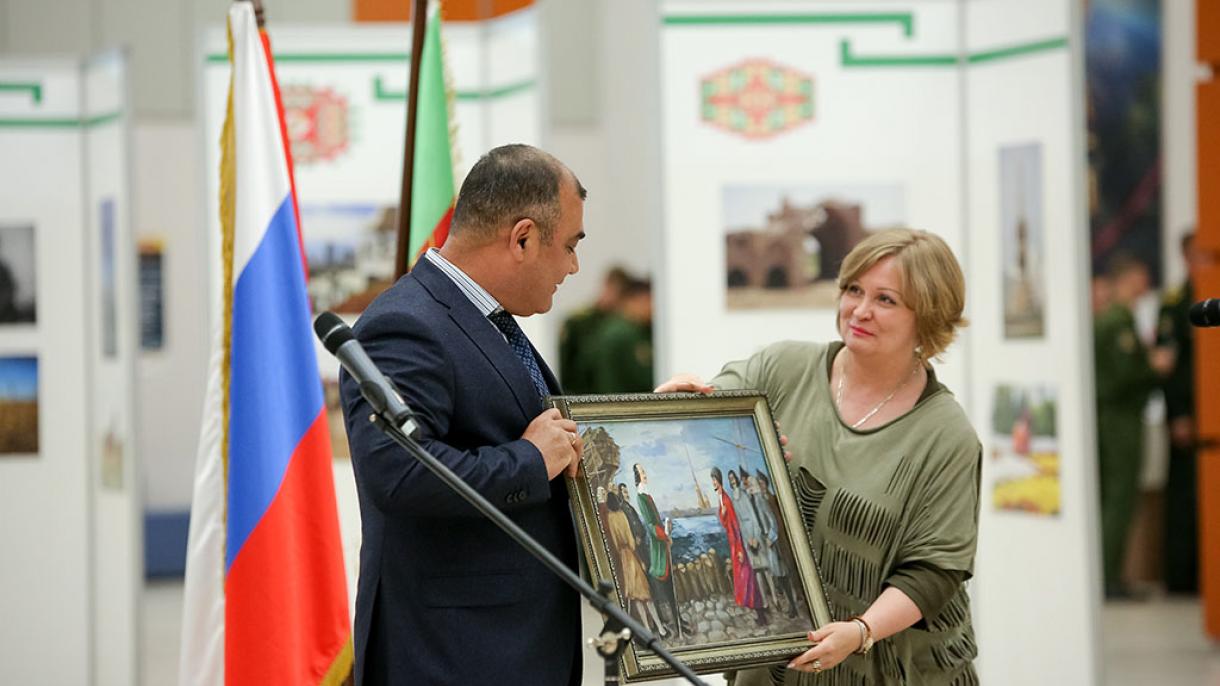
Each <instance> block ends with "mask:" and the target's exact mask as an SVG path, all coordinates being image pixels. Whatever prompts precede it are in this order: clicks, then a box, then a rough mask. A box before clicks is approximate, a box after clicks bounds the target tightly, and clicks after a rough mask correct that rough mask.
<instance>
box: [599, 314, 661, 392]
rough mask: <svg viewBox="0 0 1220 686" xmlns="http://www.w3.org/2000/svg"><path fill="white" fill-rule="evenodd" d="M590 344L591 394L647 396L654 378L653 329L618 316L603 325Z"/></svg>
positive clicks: (612, 316) (613, 315)
mask: <svg viewBox="0 0 1220 686" xmlns="http://www.w3.org/2000/svg"><path fill="white" fill-rule="evenodd" d="M592 338H593V340H592V343H591V344H590V351H589V352H590V357H591V362H590V378H591V380H592V384H591V386H592V388H591V390H590V392H592V393H648V392H650V391H652V389H653V387H654V386H655V385H656V384H655V383H654V380H653V378H652V327H651V326H649V325H647V324H637V323H636V322H633V321H631V320H629V319H627V318H626V317H623V316H622V315H619V314H617V313H616V314H611V315H609V316H607V317H606V319H605V321H603V322H602V325H601V327H600V328H599V329H598V330H597V331H596V332H595V334H594V335H593V337H592Z"/></svg>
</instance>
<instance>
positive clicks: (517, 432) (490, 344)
mask: <svg viewBox="0 0 1220 686" xmlns="http://www.w3.org/2000/svg"><path fill="white" fill-rule="evenodd" d="M584 197H585V189H584V188H583V187H582V186H581V185H580V182H579V181H578V180H577V179H576V176H575V175H574V174H573V173H572V172H571V170H569V169H568V168H567V167H565V166H564V165H563V164H562V163H560V162H559V161H558V160H556V159H555V158H554V157H552V156H550V155H548V154H547V153H545V152H543V151H541V150H538V149H536V148H532V147H529V146H524V145H512V146H504V147H500V148H496V149H495V150H492V151H491V152H489V153H488V154H487V155H485V156H484V157H483V158H482V159H480V160H479V161H478V163H477V164H475V166H474V168H472V169H471V170H470V173H469V174H468V175H467V177H466V180H465V182H464V183H463V184H462V189H461V191H460V193H459V194H458V199H457V204H456V206H455V208H454V212H453V221H452V226H451V229H450V235H449V238H448V241H447V242H446V243H445V245H444V248H443V249H442V250H440V251H436V250H431V251H429V252H428V253H427V254H425V255H424V256H423V257H422V258H420V260H419V262H418V263H417V264H416V265H415V267H414V269H413V270H412V271H411V273H410V274H408V275H407V276H404V277H403V278H402V279H400V280H399V281H398V282H397V283H396V284H394V286H392V287H391V288H390V289H388V290H387V291H386V292H385V293H383V294H382V295H381V296H379V297H378V298H377V299H376V300H375V301H374V302H373V303H372V304H371V305H369V307H368V309H367V310H365V312H364V314H363V315H362V316H361V317H360V320H359V322H358V323H357V324H356V327H355V335H356V338H358V339H359V340H360V342H361V343H362V344H363V346H364V348H365V350H367V351H368V353H369V356H370V357H371V358H372V359H373V361H374V362H376V363H377V365H378V366H379V367H380V368H381V370H382V371H383V372H384V373H385V374H386V376H387V377H389V378H390V379H391V380H392V381H393V382H394V384H395V385H396V386H397V387H398V388H399V389H400V390H401V391H402V395H403V398H404V399H405V400H406V401H407V404H408V405H410V407H411V408H412V409H414V411H415V412H416V413H417V422H418V424H419V426H420V431H421V444H422V445H423V447H424V448H425V449H426V450H428V451H429V452H431V453H432V454H433V455H435V456H436V457H437V458H439V459H440V460H441V461H442V462H444V463H445V464H446V465H447V466H448V467H449V468H450V469H452V470H454V471H455V472H456V473H457V474H458V475H459V476H460V477H462V478H463V479H464V480H465V481H466V482H467V483H468V484H470V485H471V486H473V487H474V488H475V490H477V491H479V492H480V493H481V494H482V495H483V496H484V497H486V498H487V499H488V500H490V501H491V502H492V503H493V504H495V505H497V506H499V507H500V508H501V509H502V510H503V511H504V512H505V513H507V514H508V515H509V516H510V517H511V518H512V519H513V520H514V521H515V522H516V523H517V524H518V525H520V526H521V527H522V528H523V529H524V530H525V531H526V532H527V533H529V534H530V535H531V536H533V537H534V538H535V539H537V540H538V541H539V542H540V543H542V544H543V545H544V546H546V547H547V548H548V549H549V550H550V551H551V552H552V553H554V554H555V555H557V556H558V557H559V558H560V559H562V560H564V561H566V562H568V563H569V564H571V565H572V566H573V567H574V566H575V565H576V538H575V534H574V532H573V529H572V520H571V514H570V511H569V508H568V498H567V493H566V490H565V488H564V484H563V480H562V479H557V478H556V477H558V476H559V475H560V474H564V473H567V474H569V475H575V473H576V467H577V464H578V460H579V456H580V452H581V450H582V444H581V441H580V438H579V437H578V436H577V434H576V424H575V423H574V422H572V421H570V420H565V419H563V418H562V417H561V416H560V415H559V412H558V411H557V410H554V409H550V410H544V406H543V397H544V396H545V395H547V394H548V393H558V392H559V387H558V384H557V382H556V381H555V377H554V376H553V375H552V374H551V372H550V370H549V369H548V368H547V366H546V363H545V362H543V361H542V358H541V357H539V356H538V353H537V351H536V350H534V348H533V346H532V345H530V343H529V341H528V340H527V339H526V338H525V335H524V334H523V333H522V332H521V329H520V328H519V327H518V326H517V324H516V322H515V321H514V320H513V315H517V316H529V315H532V314H537V313H541V312H546V311H547V310H549V309H550V308H551V302H552V299H553V297H554V294H555V291H556V289H557V288H558V286H559V284H560V283H561V282H562V281H563V280H564V278H565V277H567V276H568V275H569V274H574V273H576V271H577V269H578V268H579V265H578V262H577V259H576V245H577V243H578V242H579V241H580V239H581V238H583V237H584V235H585V234H584V230H583V214H584ZM341 392H342V397H343V410H344V415H345V418H346V422H347V429H348V436H349V441H350V443H351V452H352V467H353V469H354V470H355V474H356V488H357V491H358V493H359V497H360V512H361V519H362V530H363V544H362V546H361V550H360V579H359V585H358V591H357V595H356V627H355V650H356V656H355V659H356V683H357V684H366V685H369V686H372V685H374V684H412V685H414V684H476V683H496V684H521V685H523V686H524V685H527V684H528V685H529V686H564V685H567V684H578V683H579V682H580V671H581V664H580V663H581V660H580V642H579V641H580V608H579V603H578V596H577V594H576V593H575V592H574V591H572V590H571V589H569V588H568V587H567V586H566V585H565V584H564V583H563V582H561V581H560V580H559V579H558V578H556V577H555V576H554V575H553V574H551V573H550V571H548V570H547V569H546V568H545V567H543V566H542V564H541V563H540V562H538V561H537V560H535V559H534V558H533V557H532V556H531V555H530V554H529V553H527V552H526V551H525V550H523V549H522V548H520V547H519V546H517V544H516V543H514V542H513V541H512V540H511V539H509V538H508V536H507V535H506V534H504V533H503V532H501V531H500V529H498V528H497V527H496V526H495V525H494V524H491V523H490V522H488V521H486V520H484V519H483V518H482V517H481V516H479V514H478V513H477V512H476V511H475V510H474V508H472V507H470V506H469V505H468V504H467V503H466V502H465V501H464V500H462V499H461V498H460V497H459V496H457V495H455V494H453V493H451V492H450V491H449V489H448V488H446V487H445V486H444V484H443V483H441V481H440V480H439V479H437V478H436V477H434V476H433V475H432V474H431V473H430V472H428V471H427V470H426V469H424V468H423V467H422V466H420V465H419V464H417V463H416V461H415V460H414V458H412V457H410V456H409V455H407V454H406V453H405V452H404V451H402V450H401V449H399V448H398V447H397V446H395V445H394V444H392V443H391V442H390V441H388V440H387V439H385V438H384V437H383V436H382V434H381V433H380V432H379V431H378V430H377V429H376V428H374V427H372V426H371V425H370V424H369V422H368V419H367V417H368V415H369V406H368V404H367V403H366V402H365V401H364V399H363V398H362V397H361V396H360V392H359V389H358V388H357V386H356V384H355V383H354V382H353V381H352V379H351V378H350V377H349V376H346V375H343V376H342V378H341Z"/></svg>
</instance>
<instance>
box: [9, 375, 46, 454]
mask: <svg viewBox="0 0 1220 686" xmlns="http://www.w3.org/2000/svg"><path fill="white" fill-rule="evenodd" d="M37 454H38V358H36V357H0V457H10V456H14V455H37Z"/></svg>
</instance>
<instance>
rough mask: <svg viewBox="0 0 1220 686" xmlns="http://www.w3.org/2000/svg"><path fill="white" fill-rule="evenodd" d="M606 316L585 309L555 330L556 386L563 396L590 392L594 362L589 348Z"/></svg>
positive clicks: (603, 311) (596, 309)
mask: <svg viewBox="0 0 1220 686" xmlns="http://www.w3.org/2000/svg"><path fill="white" fill-rule="evenodd" d="M609 315H610V313H609V312H607V311H605V310H600V309H598V308H596V307H586V308H584V309H583V310H580V311H578V312H576V313H575V314H573V315H572V316H570V317H568V318H567V319H565V320H564V322H563V328H561V329H560V331H559V383H560V384H562V385H563V392H564V393H567V394H570V395H579V394H583V393H593V392H594V382H593V373H594V366H595V364H596V360H595V359H594V356H593V353H592V351H591V350H590V347H591V346H592V345H593V341H594V338H595V337H596V336H597V332H598V329H599V328H601V325H602V323H603V322H605V321H606V318H607V317H608V316H609Z"/></svg>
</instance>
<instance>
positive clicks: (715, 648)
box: [552, 391, 830, 681]
mask: <svg viewBox="0 0 1220 686" xmlns="http://www.w3.org/2000/svg"><path fill="white" fill-rule="evenodd" d="M552 402H553V404H554V406H555V407H557V408H559V410H560V411H561V412H562V413H563V414H564V416H565V417H568V418H570V419H572V420H574V421H575V422H576V423H577V425H578V427H579V431H580V433H581V436H582V437H583V439H584V455H583V458H582V460H581V468H580V474H579V475H578V476H577V478H575V479H569V480H568V490H569V493H570V495H571V498H572V502H573V505H574V507H573V510H574V511H575V513H576V521H577V528H578V530H579V535H580V537H581V542H582V543H583V547H584V553H585V558H586V561H587V562H588V565H589V570H590V574H591V576H592V577H593V582H594V583H597V582H598V581H601V580H605V581H608V582H610V583H611V584H613V586H614V590H615V593H616V594H617V597H618V601H619V604H620V605H621V606H622V607H623V609H624V610H626V611H627V612H628V613H629V614H631V615H632V616H633V617H635V618H636V619H637V620H639V621H641V622H642V623H643V624H644V625H645V626H648V627H649V628H650V629H651V630H652V631H653V632H654V633H656V634H658V635H659V636H660V637H661V640H662V644H663V645H664V646H665V648H667V649H668V650H669V651H671V652H672V653H673V654H674V655H676V656H677V657H678V658H680V659H681V660H682V661H684V662H686V663H687V664H689V665H690V666H691V667H692V668H693V669H694V670H695V671H696V672H699V673H710V672H720V671H724V670H727V669H736V668H741V667H749V666H756V665H765V664H775V663H779V662H783V661H786V660H788V659H789V658H791V657H793V656H795V655H797V654H799V653H801V652H803V651H805V650H807V649H808V648H809V642H808V641H807V640H806V633H807V632H808V631H810V630H812V629H814V628H816V627H819V626H822V625H823V624H825V623H827V622H829V621H830V611H829V608H828V607H827V604H826V600H825V597H824V595H823V593H822V585H821V582H820V580H819V578H818V573H817V568H816V566H815V564H814V560H813V555H812V553H811V552H810V548H809V543H808V540H807V538H806V535H805V528H804V524H803V523H802V521H801V517H800V513H799V510H798V508H797V502H796V496H795V494H794V492H793V490H792V484H791V481H790V479H789V477H788V468H787V465H786V464H785V462H784V457H783V450H782V449H781V447H780V443H779V437H778V435H777V434H776V431H775V425H774V422H773V421H772V418H771V411H770V408H769V406H768V405H767V399H766V396H764V395H763V394H761V393H757V392H753V391H729V392H720V393H714V394H712V395H710V396H694V395H690V394H648V395H615V396H561V397H556V398H552ZM622 667H623V670H622V671H623V676H624V678H625V680H626V681H645V680H650V679H657V678H662V677H666V676H672V675H673V671H672V670H671V669H670V668H669V667H668V666H667V665H666V664H665V663H664V662H662V661H661V660H660V658H658V657H657V656H656V654H655V653H653V652H652V651H650V650H648V649H647V648H646V647H645V646H643V645H642V644H641V643H639V642H638V641H632V643H631V644H630V645H629V646H628V648H627V650H626V651H624V654H623V657H622Z"/></svg>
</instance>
